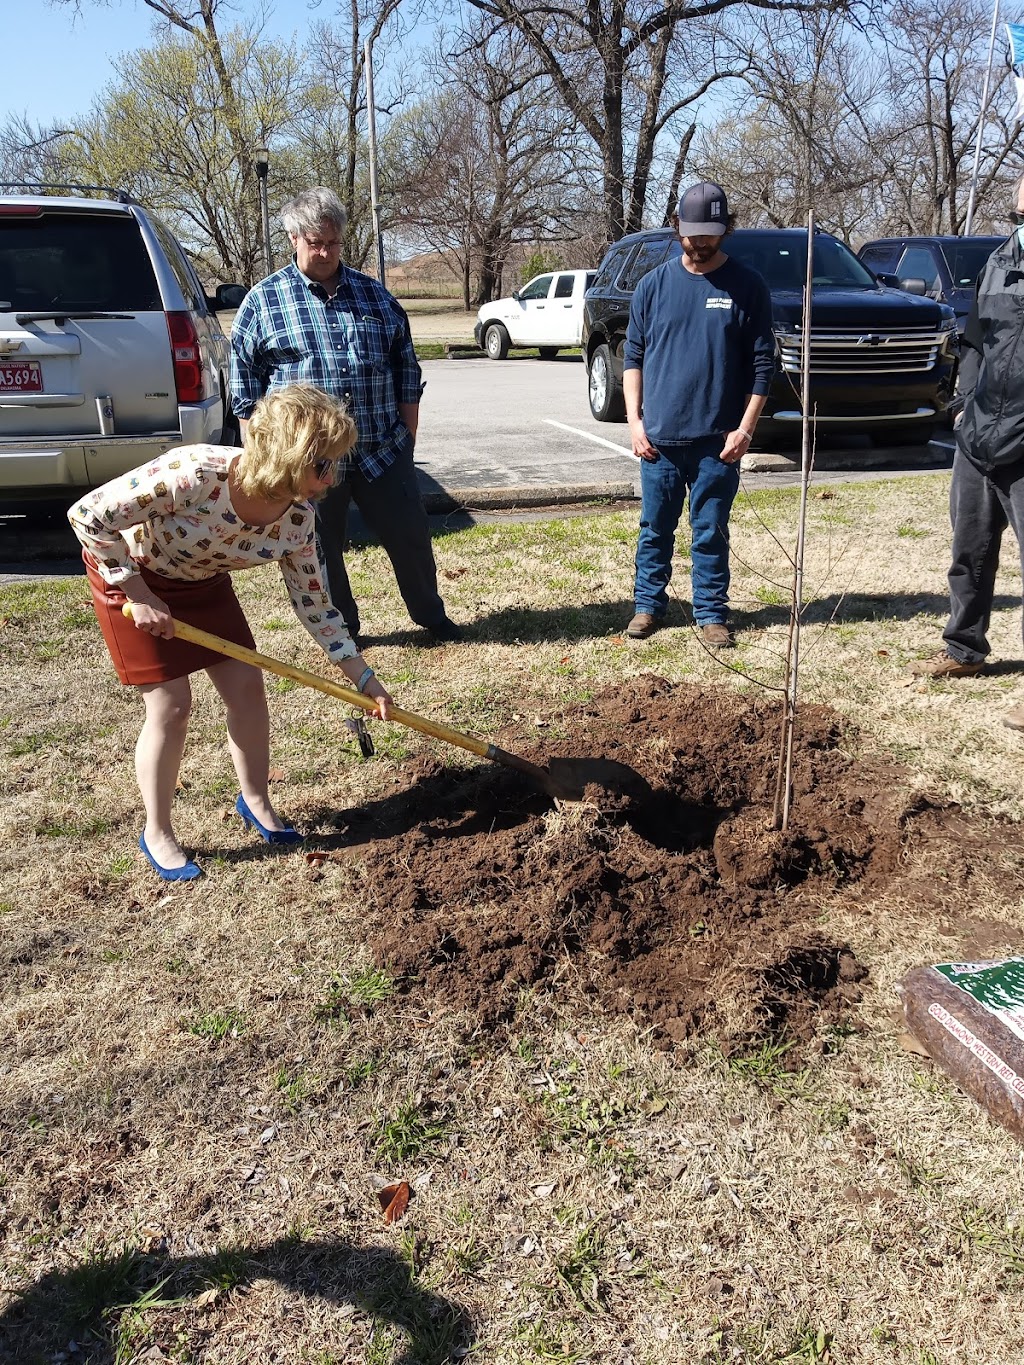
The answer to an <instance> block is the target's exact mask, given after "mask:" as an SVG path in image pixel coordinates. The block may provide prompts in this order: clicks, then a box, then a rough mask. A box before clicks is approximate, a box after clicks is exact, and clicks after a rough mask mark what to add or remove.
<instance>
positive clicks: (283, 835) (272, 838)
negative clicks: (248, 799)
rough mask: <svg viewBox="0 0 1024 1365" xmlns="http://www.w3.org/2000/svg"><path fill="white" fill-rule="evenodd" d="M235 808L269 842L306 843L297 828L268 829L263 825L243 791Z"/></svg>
mask: <svg viewBox="0 0 1024 1365" xmlns="http://www.w3.org/2000/svg"><path fill="white" fill-rule="evenodd" d="M235 810H236V811H238V813H239V815H240V816H241V817H242V819H243V821H244V822H245V823H246V824H247V825H249V826H250V828H252V829H254V830H255V831H256V833H257V834H258V835H259V836H260V838H261V839H262V840H263V841H264V842H265V843H268V844H304V843H305V842H306V840H305V836H304V835H302V834H300V833H299V831H298V830H297V829H267V827H266V825H261V824H260V822H259V821H258V820H257V819H256V817H255V815H253V813H252V811H251V810H250V809H249V807H248V806H247V805H246V804H245V797H244V796H243V795H242V793H241V792H239V793H238V800H237V801H236V802H235Z"/></svg>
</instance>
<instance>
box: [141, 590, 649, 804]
mask: <svg viewBox="0 0 1024 1365" xmlns="http://www.w3.org/2000/svg"><path fill="white" fill-rule="evenodd" d="M121 611H122V613H123V614H124V615H125V616H128V617H130V616H131V614H132V604H131V603H130V602H125V604H124V606H123V607H122V608H121ZM171 619H172V620H174V633H175V635H177V636H179V637H180V638H181V639H182V640H189V641H191V643H192V644H195V645H202V646H203V647H204V648H205V649H212V650H214V651H215V652H216V653H217V654H225V655H227V657H228V658H229V659H238V660H240V661H241V662H242V663H244V664H252V666H253V667H254V668H262V669H264V670H265V671H266V672H267V673H276V674H278V676H279V677H282V678H290V679H291V680H292V682H296V683H301V684H302V686H303V687H315V688H316V690H317V691H318V692H326V694H327V695H328V696H329V697H337V699H338V700H339V701H344V702H348V703H349V705H350V706H359V707H361V708H362V709H363V710H364V711H372V712H373V713H374V714H377V703H376V702H375V701H374V700H373V699H372V698H371V697H366V696H364V695H363V694H362V692H359V691H357V689H356V688H354V687H345V686H344V685H343V684H342V683H336V682H331V681H329V679H327V678H321V677H320V676H319V674H317V673H309V672H307V671H306V669H304V668H296V667H295V666H294V665H293V664H286V663H283V662H282V661H281V660H280V659H273V658H271V657H270V655H268V654H260V653H259V652H258V651H257V650H255V649H247V648H246V646H245V645H236V644H234V643H233V642H232V641H231V640H222V639H221V637H220V636H219V635H211V634H210V633H209V631H205V630H200V629H199V628H198V626H190V625H188V624H187V622H185V621H178V620H175V619H174V618H173V617H172V618H171ZM388 719H389V720H393V721H397V722H398V724H399V725H405V726H408V728H409V729H410V730H418V731H419V732H420V734H423V735H430V736H431V737H432V738H433V739H440V740H442V741H443V742H444V743H445V744H454V745H456V746H457V747H458V748H460V749H466V750H467V751H468V752H469V753H471V754H476V755H477V757H478V758H486V759H490V761H491V762H492V763H500V764H501V765H502V766H503V767H505V768H514V769H515V771H516V772H518V773H522V774H523V775H524V776H526V777H528V778H530V779H531V781H533V782H535V783H536V784H537V786H538V787H540V788H541V790H542V791H545V792H547V794H548V795H549V796H550V797H552V798H553V799H554V800H556V801H582V800H583V796H584V791H585V789H586V788H587V787H589V786H593V785H597V786H601V787H615V788H619V789H624V790H627V791H628V790H636V789H637V786H638V784H639V785H640V786H641V787H644V786H646V784H645V783H644V779H643V778H642V777H640V775H639V774H638V773H636V772H635V771H634V770H633V769H632V768H630V767H629V766H628V765H627V764H625V763H617V762H616V761H615V760H614V759H610V758H555V759H552V761H551V764H550V766H549V767H547V768H542V767H541V766H540V764H539V763H531V762H530V760H529V759H527V758H520V757H519V755H518V754H510V753H509V752H508V750H507V749H499V748H498V746H497V745H496V744H491V743H490V741H488V740H486V739H476V738H475V737H474V736H473V735H464V734H462V733H461V732H460V731H458V730H453V729H451V727H450V726H448V725H442V724H441V722H440V721H436V720H430V719H429V718H428V717H427V716H418V715H417V714H416V712H415V711H405V710H403V709H402V708H401V707H400V706H392V707H391V708H390V711H389V716H388Z"/></svg>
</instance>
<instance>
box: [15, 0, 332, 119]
mask: <svg viewBox="0 0 1024 1365" xmlns="http://www.w3.org/2000/svg"><path fill="white" fill-rule="evenodd" d="M2 3H3V9H4V17H3V40H4V41H3V46H4V62H3V68H4V70H3V80H2V82H0V119H3V118H4V117H6V116H7V115H9V114H27V115H28V116H29V118H30V119H32V121H33V122H35V123H51V122H54V121H55V120H63V119H68V118H71V117H72V116H73V115H75V114H81V113H85V112H86V110H88V108H89V106H90V105H91V103H92V100H93V97H94V96H95V95H98V94H99V92H100V91H101V90H102V89H103V87H104V86H105V85H106V84H107V82H108V81H110V80H111V79H112V78H113V75H114V72H113V68H112V66H111V62H112V60H113V58H115V57H117V56H118V54H120V53H122V52H132V51H134V50H135V49H136V48H140V47H148V46H149V44H150V43H151V41H152V33H153V26H154V24H155V23H156V22H157V20H158V15H157V14H156V12H155V11H154V10H151V9H149V8H148V7H147V6H146V5H144V4H143V3H142V0H111V3H110V4H97V3H95V2H94V0H81V9H80V11H79V13H78V14H77V15H76V13H75V7H74V4H73V3H72V4H68V5H58V4H52V3H42V0H2ZM253 8H255V6H253V5H251V4H250V3H249V0H239V2H238V3H237V4H236V6H235V7H234V8H232V9H230V10H228V9H226V8H225V9H223V10H222V11H221V13H220V15H219V16H218V20H219V25H218V26H219V27H220V28H222V29H227V28H230V27H231V25H232V24H234V23H237V22H240V21H242V20H243V19H244V18H245V17H246V15H247V14H248V13H249V12H250V11H251V10H252V9H253ZM332 11H333V7H332V6H331V5H328V4H324V5H318V6H316V7H315V8H307V6H306V5H305V4H304V3H303V0H284V3H280V4H279V5H278V6H277V7H276V9H272V10H271V13H270V16H269V18H268V20H267V24H266V28H265V30H264V31H265V32H266V33H267V34H268V35H271V36H273V37H278V38H284V39H287V38H290V37H291V36H292V34H293V33H298V34H299V36H300V38H301V37H302V36H304V35H305V32H306V30H307V28H308V27H309V25H310V23H311V22H312V23H316V22H321V21H324V20H329V19H331V18H332Z"/></svg>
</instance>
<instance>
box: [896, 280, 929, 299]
mask: <svg viewBox="0 0 1024 1365" xmlns="http://www.w3.org/2000/svg"><path fill="white" fill-rule="evenodd" d="M900 288H901V289H902V290H903V292H904V294H917V295H918V297H919V298H924V296H925V294H927V293H928V285H927V284H926V283H925V281H924V280H918V279H914V278H910V279H906V280H900Z"/></svg>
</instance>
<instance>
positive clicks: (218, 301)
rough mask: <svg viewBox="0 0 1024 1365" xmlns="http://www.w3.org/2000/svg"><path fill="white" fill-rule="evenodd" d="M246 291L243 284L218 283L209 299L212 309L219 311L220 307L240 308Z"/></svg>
mask: <svg viewBox="0 0 1024 1365" xmlns="http://www.w3.org/2000/svg"><path fill="white" fill-rule="evenodd" d="M248 292H249V291H248V289H246V287H245V285H244V284H219V285H218V286H217V292H216V294H214V296H213V298H212V300H211V301H210V302H211V306H212V308H213V311H214V312H215V313H219V312H220V311H221V310H222V309H232V308H241V306H242V300H243V299H244V298H245V296H246V294H247V293H248Z"/></svg>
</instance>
